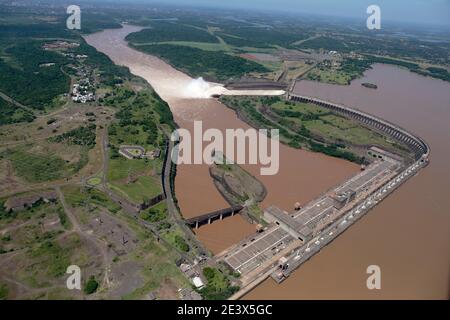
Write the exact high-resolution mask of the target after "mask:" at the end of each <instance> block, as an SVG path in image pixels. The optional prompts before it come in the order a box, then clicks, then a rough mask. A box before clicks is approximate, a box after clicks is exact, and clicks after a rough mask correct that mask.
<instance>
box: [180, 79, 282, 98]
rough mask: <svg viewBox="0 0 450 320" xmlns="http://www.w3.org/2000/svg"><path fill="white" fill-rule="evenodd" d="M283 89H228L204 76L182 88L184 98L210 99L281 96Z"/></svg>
mask: <svg viewBox="0 0 450 320" xmlns="http://www.w3.org/2000/svg"><path fill="white" fill-rule="evenodd" d="M284 93H285V91H283V90H228V89H227V88H225V87H224V86H223V85H222V84H219V83H214V82H208V81H205V80H204V79H203V78H202V77H200V78H197V79H193V80H191V81H190V82H189V83H188V84H187V86H186V87H185V88H184V89H183V90H182V95H183V97H184V98H191V99H209V98H211V97H212V96H214V95H226V96H279V95H282V94H284Z"/></svg>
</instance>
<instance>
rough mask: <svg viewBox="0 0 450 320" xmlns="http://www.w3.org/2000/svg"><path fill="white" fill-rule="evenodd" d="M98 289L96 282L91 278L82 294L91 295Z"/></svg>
mask: <svg viewBox="0 0 450 320" xmlns="http://www.w3.org/2000/svg"><path fill="white" fill-rule="evenodd" d="M97 289H98V282H97V280H95V277H94V276H91V277H90V278H89V280H88V282H87V283H86V286H85V287H84V293H86V294H93V293H94V292H95V291H97Z"/></svg>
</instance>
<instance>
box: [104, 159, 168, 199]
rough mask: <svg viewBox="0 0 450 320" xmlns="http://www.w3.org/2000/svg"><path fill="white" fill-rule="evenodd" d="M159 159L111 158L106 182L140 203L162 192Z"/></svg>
mask: <svg viewBox="0 0 450 320" xmlns="http://www.w3.org/2000/svg"><path fill="white" fill-rule="evenodd" d="M160 168H161V160H159V159H156V160H142V159H139V160H128V159H125V158H122V157H120V158H117V159H111V160H110V165H109V170H108V175H107V178H108V182H109V183H110V185H111V187H112V188H113V189H114V190H115V191H117V192H119V193H120V194H122V195H123V196H125V197H126V198H128V199H129V200H131V201H132V202H136V203H141V202H143V201H144V200H147V199H150V198H153V197H155V196H157V195H158V194H160V193H161V192H162V187H161V182H160V178H159V175H153V174H154V173H155V172H160Z"/></svg>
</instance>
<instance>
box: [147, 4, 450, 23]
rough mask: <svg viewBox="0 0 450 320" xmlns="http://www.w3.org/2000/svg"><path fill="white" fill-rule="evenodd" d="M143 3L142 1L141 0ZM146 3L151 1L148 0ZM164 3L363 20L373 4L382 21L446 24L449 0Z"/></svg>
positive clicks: (449, 5)
mask: <svg viewBox="0 0 450 320" xmlns="http://www.w3.org/2000/svg"><path fill="white" fill-rule="evenodd" d="M141 1H142V2H145V0H141ZM148 2H155V1H153V0H148ZM163 2H164V3H174V4H183V5H201V6H211V7H213V6H217V7H225V8H246V9H247V8H248V9H251V8H254V9H258V10H272V11H275V10H276V11H287V12H291V13H295V12H298V13H310V14H311V13H312V14H323V15H329V16H337V17H350V18H361V19H366V18H367V16H368V14H367V13H366V9H367V7H368V6H369V5H372V4H376V5H378V6H379V7H380V9H381V18H382V19H385V20H386V21H394V22H407V23H414V24H434V25H446V26H450V0H164V1H163Z"/></svg>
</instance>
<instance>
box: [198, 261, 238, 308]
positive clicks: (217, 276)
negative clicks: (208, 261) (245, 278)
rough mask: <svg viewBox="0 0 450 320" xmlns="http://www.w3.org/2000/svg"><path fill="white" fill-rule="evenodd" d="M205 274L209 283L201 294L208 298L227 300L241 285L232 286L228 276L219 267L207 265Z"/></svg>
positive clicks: (204, 270)
mask: <svg viewBox="0 0 450 320" xmlns="http://www.w3.org/2000/svg"><path fill="white" fill-rule="evenodd" d="M203 275H204V276H205V278H206V281H207V282H208V283H207V285H206V287H204V288H203V289H201V290H200V294H201V295H202V296H203V298H205V299H207V300H226V299H228V298H229V297H230V296H231V295H232V294H233V293H235V292H237V291H238V290H239V287H236V286H231V284H230V280H229V279H228V278H227V276H226V275H224V274H223V273H222V272H221V271H219V270H218V269H215V268H210V267H205V268H204V269H203Z"/></svg>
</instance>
